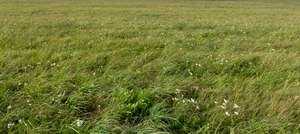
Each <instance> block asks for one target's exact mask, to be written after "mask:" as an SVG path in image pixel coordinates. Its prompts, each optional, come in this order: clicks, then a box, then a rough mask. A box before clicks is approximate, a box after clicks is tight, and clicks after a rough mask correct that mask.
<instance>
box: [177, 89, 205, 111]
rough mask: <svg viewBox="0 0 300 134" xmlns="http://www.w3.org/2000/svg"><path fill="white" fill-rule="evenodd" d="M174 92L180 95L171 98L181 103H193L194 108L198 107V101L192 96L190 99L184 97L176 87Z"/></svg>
mask: <svg viewBox="0 0 300 134" xmlns="http://www.w3.org/2000/svg"><path fill="white" fill-rule="evenodd" d="M176 94H177V95H179V96H181V98H177V97H174V98H173V100H174V101H178V102H182V103H183V104H187V103H190V104H194V105H195V106H196V109H199V106H198V105H197V104H198V103H197V101H196V100H195V99H194V98H190V99H186V98H184V96H183V94H181V91H180V89H176Z"/></svg>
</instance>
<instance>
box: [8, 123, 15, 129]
mask: <svg viewBox="0 0 300 134" xmlns="http://www.w3.org/2000/svg"><path fill="white" fill-rule="evenodd" d="M14 125H15V124H14V123H8V124H7V128H8V129H10V128H11V127H12V126H14Z"/></svg>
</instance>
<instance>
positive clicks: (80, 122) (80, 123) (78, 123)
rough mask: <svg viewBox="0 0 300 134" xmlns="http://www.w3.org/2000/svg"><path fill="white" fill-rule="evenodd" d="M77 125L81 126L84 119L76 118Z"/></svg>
mask: <svg viewBox="0 0 300 134" xmlns="http://www.w3.org/2000/svg"><path fill="white" fill-rule="evenodd" d="M76 125H77V127H81V126H82V125H83V120H80V119H78V120H76Z"/></svg>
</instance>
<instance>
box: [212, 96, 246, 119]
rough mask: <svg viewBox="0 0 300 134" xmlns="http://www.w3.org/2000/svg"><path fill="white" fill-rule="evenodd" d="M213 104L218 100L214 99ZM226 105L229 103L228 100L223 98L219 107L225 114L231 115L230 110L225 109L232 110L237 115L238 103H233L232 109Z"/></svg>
mask: <svg viewBox="0 0 300 134" xmlns="http://www.w3.org/2000/svg"><path fill="white" fill-rule="evenodd" d="M215 104H218V102H217V101H215ZM228 105H229V101H228V100H226V99H223V103H222V105H221V106H220V107H221V108H222V109H224V110H225V115H226V116H230V115H231V114H230V112H228V111H226V110H229V111H233V114H234V115H239V112H238V110H239V109H240V106H239V105H238V104H235V103H234V104H233V107H232V109H230V108H228Z"/></svg>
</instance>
